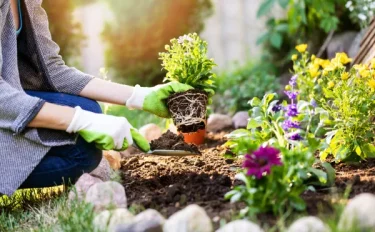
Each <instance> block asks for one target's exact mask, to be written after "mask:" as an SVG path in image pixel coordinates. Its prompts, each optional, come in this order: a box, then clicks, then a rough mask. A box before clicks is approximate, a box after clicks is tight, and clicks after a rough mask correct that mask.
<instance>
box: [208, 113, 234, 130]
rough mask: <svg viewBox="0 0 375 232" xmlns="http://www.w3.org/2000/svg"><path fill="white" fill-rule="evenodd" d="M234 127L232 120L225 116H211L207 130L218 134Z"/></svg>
mask: <svg viewBox="0 0 375 232" xmlns="http://www.w3.org/2000/svg"><path fill="white" fill-rule="evenodd" d="M232 126H233V122H232V118H231V117H230V116H228V115H225V114H211V115H210V116H209V117H208V120H207V130H208V131H210V132H218V131H222V130H224V129H227V128H230V127H232Z"/></svg>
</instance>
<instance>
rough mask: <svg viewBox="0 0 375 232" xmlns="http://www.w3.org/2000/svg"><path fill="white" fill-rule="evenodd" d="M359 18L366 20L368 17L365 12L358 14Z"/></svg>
mask: <svg viewBox="0 0 375 232" xmlns="http://www.w3.org/2000/svg"><path fill="white" fill-rule="evenodd" d="M358 18H359V19H360V20H362V21H365V20H366V19H367V17H366V15H364V14H362V13H361V14H358Z"/></svg>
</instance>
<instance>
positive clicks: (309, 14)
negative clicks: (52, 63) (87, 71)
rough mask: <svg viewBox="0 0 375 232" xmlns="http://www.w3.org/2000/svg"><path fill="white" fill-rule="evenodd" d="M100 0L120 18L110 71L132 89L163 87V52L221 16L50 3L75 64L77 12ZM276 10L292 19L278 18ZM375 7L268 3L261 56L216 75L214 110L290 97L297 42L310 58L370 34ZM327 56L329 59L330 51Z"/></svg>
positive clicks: (194, 4) (108, 36) (201, 4)
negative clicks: (348, 35)
mask: <svg viewBox="0 0 375 232" xmlns="http://www.w3.org/2000/svg"><path fill="white" fill-rule="evenodd" d="M99 1H102V2H103V3H105V4H107V5H108V6H109V9H110V10H111V11H112V13H113V20H111V21H108V22H107V23H106V25H105V27H104V30H103V32H102V35H101V36H102V41H103V42H104V44H105V46H106V53H105V63H106V64H105V66H106V67H107V68H108V69H109V71H110V76H111V77H116V78H112V80H113V81H116V82H120V83H126V84H131V85H133V84H141V85H143V86H147V85H154V84H158V83H160V82H161V81H162V79H163V77H164V73H163V71H162V70H161V62H160V60H158V53H159V52H162V51H164V46H165V45H166V44H168V43H169V41H170V39H172V38H175V37H178V36H180V35H183V34H186V33H189V32H197V33H199V32H201V31H202V30H203V28H204V25H205V20H206V19H207V18H208V17H209V16H210V15H212V14H213V11H214V5H213V2H211V0H179V1H176V0H163V1H161V0H142V1H139V0H126V1H121V0H75V1H74V0H44V1H43V7H44V8H45V9H46V11H47V13H48V16H49V20H50V28H51V33H52V37H53V39H54V40H55V41H56V42H57V43H58V44H59V45H60V47H61V55H62V56H63V57H64V59H65V60H66V61H67V63H68V64H70V65H75V66H77V65H79V55H80V48H82V45H83V44H84V43H85V36H84V35H83V33H82V26H81V24H80V23H79V22H76V21H74V20H73V18H74V17H72V15H73V12H74V10H75V9H77V8H78V7H80V6H84V5H86V4H90V3H94V2H99ZM223 1H224V0H223ZM249 1H250V0H249ZM161 2H162V3H161ZM215 2H216V3H217V1H215ZM275 7H279V8H281V9H283V10H284V11H285V14H283V16H281V17H280V16H277V17H276V16H275V14H273V10H274V9H275ZM374 9H375V1H374V0H298V1H295V0H261V5H260V7H259V8H258V11H257V17H258V18H260V19H264V20H265V21H266V25H265V33H264V34H263V35H261V36H260V37H259V38H258V41H257V43H258V44H259V45H260V46H261V47H262V53H261V56H260V57H253V56H251V55H250V56H249V59H250V60H241V61H240V62H239V63H241V64H233V65H231V66H227V67H224V68H223V67H221V68H220V70H217V71H216V72H217V75H218V80H217V83H216V86H217V89H216V96H215V97H214V99H213V100H214V101H213V105H212V107H211V109H210V110H212V111H213V112H222V113H230V114H232V113H235V112H237V111H241V110H247V109H248V104H247V102H248V100H249V99H251V98H253V97H261V96H262V95H263V94H264V93H265V92H270V91H272V92H275V91H277V92H280V93H282V78H280V77H282V76H283V75H284V74H288V73H289V70H290V68H291V65H292V63H291V61H290V57H291V55H292V54H293V53H294V52H295V49H294V47H295V45H296V44H299V43H308V44H309V50H310V52H312V53H318V52H319V51H320V50H321V48H322V46H323V44H324V42H325V41H326V39H327V38H329V37H330V36H332V35H333V34H340V33H342V32H346V31H354V32H359V31H360V30H362V29H363V28H366V27H367V26H368V24H369V22H370V19H371V18H372V17H373V15H374ZM245 17H246V16H245ZM320 55H321V58H326V57H327V53H326V52H322V53H321V54H320ZM280 82H281V84H280ZM109 113H110V114H114V115H119V116H120V115H121V116H126V117H127V118H128V119H129V121H131V122H132V123H133V125H135V126H137V127H138V126H141V125H143V124H145V123H147V122H157V123H158V124H163V123H164V121H163V120H160V119H157V118H155V117H153V116H150V115H148V114H147V113H143V112H138V111H129V110H126V109H125V108H124V107H111V108H110V110H109Z"/></svg>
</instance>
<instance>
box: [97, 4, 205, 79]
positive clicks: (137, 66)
mask: <svg viewBox="0 0 375 232" xmlns="http://www.w3.org/2000/svg"><path fill="white" fill-rule="evenodd" d="M107 4H109V6H110V8H111V9H112V11H113V12H114V18H115V21H114V22H110V23H107V25H106V27H105V29H104V31H103V39H104V42H105V43H106V44H107V52H106V66H107V67H109V68H110V72H111V73H112V76H113V77H116V78H115V79H114V80H115V81H116V82H120V83H126V84H142V85H144V86H145V85H154V84H157V83H160V82H161V80H162V79H163V77H164V75H165V74H164V72H163V71H162V70H161V65H160V64H161V62H160V60H158V54H159V52H162V51H164V46H165V45H166V44H168V43H169V41H170V40H171V39H172V38H175V37H178V36H180V35H183V34H186V33H189V32H200V31H201V30H202V29H203V27H204V19H205V18H206V17H208V16H209V15H211V13H212V4H211V1H210V0H189V1H175V0H163V4H160V0H143V1H139V0H127V1H121V2H120V1H118V0H108V1H107ZM124 12H126V14H124ZM141 12H147V14H142V13H141Z"/></svg>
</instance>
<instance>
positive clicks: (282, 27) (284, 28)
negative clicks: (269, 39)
mask: <svg viewBox="0 0 375 232" xmlns="http://www.w3.org/2000/svg"><path fill="white" fill-rule="evenodd" d="M288 1H289V0H288ZM288 30H289V25H288V24H287V23H281V24H279V25H277V26H276V27H275V31H277V32H287V31H288Z"/></svg>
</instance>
